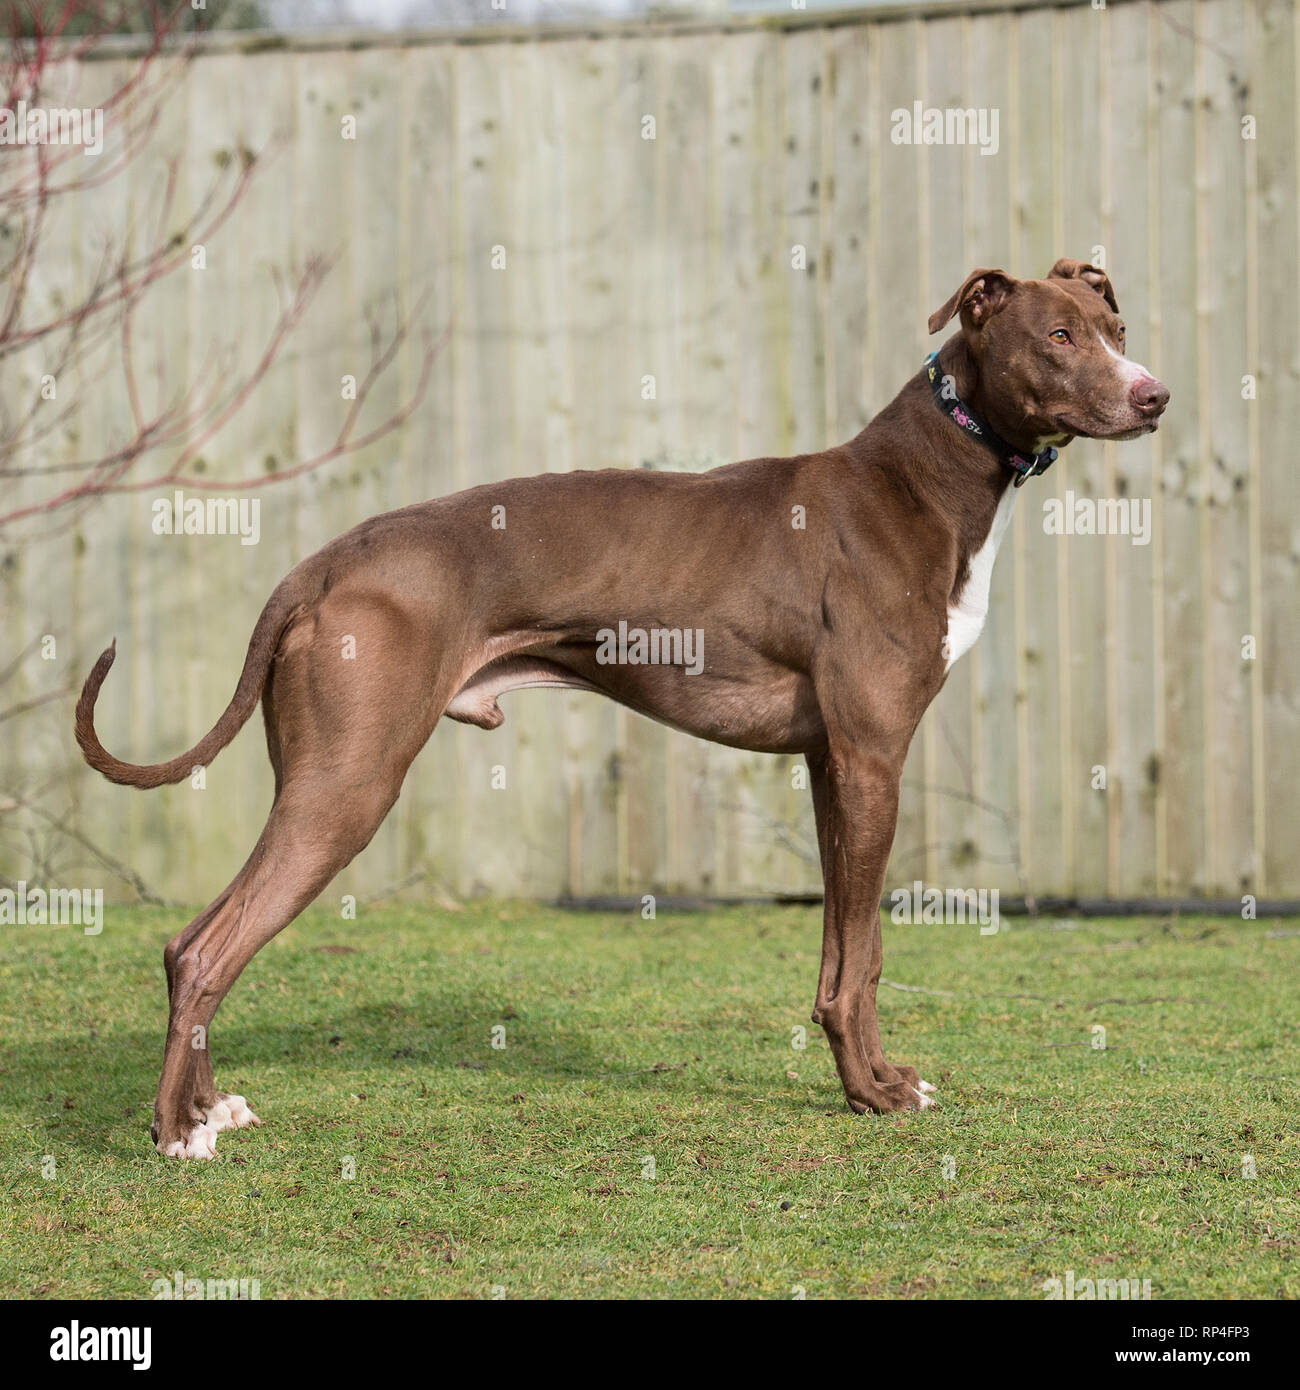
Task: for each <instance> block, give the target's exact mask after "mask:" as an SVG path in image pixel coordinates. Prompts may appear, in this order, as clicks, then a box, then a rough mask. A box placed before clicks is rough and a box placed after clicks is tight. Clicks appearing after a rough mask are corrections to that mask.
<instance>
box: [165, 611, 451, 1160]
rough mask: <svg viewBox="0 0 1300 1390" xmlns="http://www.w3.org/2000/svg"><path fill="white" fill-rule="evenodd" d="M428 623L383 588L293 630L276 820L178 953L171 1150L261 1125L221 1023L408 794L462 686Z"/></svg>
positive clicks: (284, 655) (271, 718) (279, 680)
mask: <svg viewBox="0 0 1300 1390" xmlns="http://www.w3.org/2000/svg"><path fill="white" fill-rule="evenodd" d="M418 627H419V625H418V624H416V623H412V622H407V621H406V620H405V615H404V614H403V613H402V612H401V611H400V610H398V609H396V608H395V606H394V605H392V604H389V603H387V602H386V601H384V600H382V599H379V600H375V599H370V600H366V599H359V598H357V597H355V596H354V597H353V598H352V599H351V600H348V599H346V598H343V597H339V598H336V597H335V596H334V595H330V597H329V599H327V600H325V601H323V602H322V603H321V605H320V608H319V611H316V612H314V613H312V614H311V615H309V616H308V618H307V619H306V621H304V622H303V623H301V624H299V625H298V626H297V627H295V628H294V629H292V630H290V631H289V632H287V633H286V636H285V638H284V639H282V643H281V651H280V653H279V654H278V655H277V659H276V664H275V667H274V669H273V674H272V677H271V679H270V681H269V682H268V685H267V689H266V693H265V697H264V700H265V704H266V715H267V724H268V730H269V731H270V738H271V745H272V749H273V760H277V761H278V763H279V766H277V769H276V771H277V774H278V775H277V783H278V786H277V791H276V796H275V801H274V804H273V805H272V807H271V814H270V817H269V818H268V820H267V823H266V827H265V828H264V829H263V831H262V834H261V836H260V838H259V839H258V842H257V845H256V847H255V848H254V850H253V853H252V854H251V855H250V856H249V859H248V862H247V863H246V864H245V865H244V867H243V868H242V869H241V870H240V871H239V873H238V874H237V875H236V877H235V879H234V881H233V882H232V883H231V884H230V886H229V887H228V888H227V889H226V890H225V892H224V893H222V894H221V895H220V897H218V898H217V899H216V900H215V901H214V902H213V903H212V904H211V905H210V906H209V907H208V908H207V909H205V911H204V912H203V913H201V914H200V915H199V916H198V917H196V918H195V919H194V921H193V922H191V923H190V925H189V926H188V927H186V929H185V930H184V931H183V932H182V933H181V934H180V935H179V936H178V937H177V938H176V939H175V940H174V941H172V942H171V943H170V944H169V945H168V947H167V951H166V953H165V958H164V959H165V964H166V969H167V980H168V990H169V995H170V1002H171V1016H170V1019H169V1022H168V1028H167V1044H166V1051H165V1055H164V1059H163V1070H162V1076H161V1078H160V1080H159V1083H158V1095H157V1099H156V1101H155V1105H154V1122H153V1138H154V1143H155V1144H156V1145H157V1148H158V1151H159V1153H162V1154H165V1155H168V1156H173V1157H184V1158H211V1157H213V1155H214V1153H215V1144H216V1134H217V1133H218V1132H219V1130H220V1129H222V1128H229V1127H234V1126H240V1125H242V1124H249V1123H255V1122H256V1117H255V1116H253V1115H252V1112H251V1111H249V1110H248V1109H247V1106H246V1104H244V1102H243V1101H242V1098H241V1097H228V1096H225V1095H223V1094H222V1093H221V1092H218V1091H216V1090H215V1089H214V1087H213V1082H212V1066H211V1054H210V1051H209V1047H210V1043H209V1037H208V1030H209V1028H210V1026H211V1023H212V1018H213V1015H214V1014H215V1013H216V1011H217V1008H218V1007H219V1005H220V1004H221V1001H222V999H223V998H224V997H225V995H226V993H227V992H228V991H229V989H230V987H231V985H232V984H233V983H234V981H235V980H236V979H237V978H238V976H239V973H240V972H241V971H242V970H243V968H244V967H245V966H246V965H247V964H248V962H249V961H250V960H251V959H252V958H253V956H254V955H255V954H256V953H257V951H258V950H259V949H260V948H261V947H262V946H264V945H265V944H266V942H268V941H269V940H271V938H272V937H273V936H275V935H276V933H277V932H279V931H280V930H282V929H283V928H284V927H285V926H287V925H288V924H289V923H290V922H291V921H292V920H293V919H294V918H295V917H296V916H297V915H298V913H299V912H301V911H302V909H303V908H304V907H306V906H307V905H308V904H309V903H310V902H311V901H312V900H313V898H315V897H316V896H317V894H319V893H320V892H321V891H322V890H323V889H324V888H325V886H326V885H327V884H328V883H329V882H330V880H331V879H332V878H333V877H334V876H335V875H336V874H337V873H338V872H339V871H340V870H341V869H342V868H343V867H344V866H345V865H346V864H347V863H348V862H349V861H350V860H351V859H352V858H353V857H354V856H355V855H357V854H358V853H359V852H360V851H361V850H362V849H364V848H365V846H366V845H367V844H368V843H369V842H370V839H371V837H372V836H373V835H374V833H375V831H376V830H377V829H378V827H379V825H380V823H381V822H382V821H383V819H384V817H385V816H386V815H387V814H388V811H389V810H390V808H391V807H392V805H393V803H394V802H395V801H396V800H397V796H398V793H399V792H400V790H401V786H402V780H403V778H404V777H405V776H406V771H407V769H408V768H409V767H410V764H411V761H412V759H413V758H414V757H415V755H416V753H418V752H419V750H420V748H421V747H422V746H423V745H424V742H425V740H426V739H427V738H428V736H429V734H430V732H432V729H433V725H434V723H436V721H437V718H438V715H439V713H440V712H441V710H442V708H443V706H444V705H445V704H446V701H447V700H448V699H449V698H450V696H451V694H452V685H453V684H454V681H448V680H444V679H442V678H440V674H439V672H438V670H437V669H436V664H435V661H434V658H433V653H432V651H431V649H430V645H429V644H430V640H431V638H430V635H429V634H428V633H425V632H419V631H417V628H418ZM340 631H341V632H342V634H343V635H344V636H345V637H347V638H348V639H349V640H350V645H351V650H352V651H353V652H354V653H355V654H354V655H349V654H345V653H348V652H349V646H348V645H344V646H342V647H341V646H340V643H339V640H338V639H339V636H340ZM341 653H343V654H341Z"/></svg>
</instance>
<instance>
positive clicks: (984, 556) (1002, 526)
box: [944, 483, 1020, 671]
mask: <svg viewBox="0 0 1300 1390" xmlns="http://www.w3.org/2000/svg"><path fill="white" fill-rule="evenodd" d="M1019 495H1020V489H1019V488H1017V487H1013V486H1012V485H1011V484H1010V483H1008V484H1007V490H1006V491H1005V492H1004V493H1003V494H1002V500H1001V501H1000V502H999V503H998V509H997V511H996V512H995V513H994V514H993V525H992V526H990V527H989V533H988V535H987V536H986V537H985V539H984V544H983V545H982V546H980V548H979V549H978V550H977V551H976V552H975V554H974V555H972V556H971V557H970V575H969V576H968V577H967V580H966V584H965V587H964V588H963V589H962V591H961V593H960V594H958V596H957V602H956V603H954V604H950V605H949V607H948V648H947V649H948V664H947V665H946V666H945V667H944V670H945V671H951V670H952V664H953V662H954V661H956V660H957V658H958V657H961V656H965V654H966V653H967V652H968V651H970V649H971V648H972V647H973V646H974V645H975V639H976V638H977V637H978V636H979V635H980V633H981V631H982V630H983V628H984V619H985V618H986V617H988V612H989V584H990V583H991V581H992V579H993V561H994V560H996V559H997V557H998V546H1000V545H1001V544H1002V537H1003V536H1004V535H1006V532H1007V528H1008V527H1009V526H1010V525H1011V514H1012V513H1013V512H1014V511H1015V509H1016V498H1017V497H1018V496H1019Z"/></svg>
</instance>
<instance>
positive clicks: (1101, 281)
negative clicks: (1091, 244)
mask: <svg viewBox="0 0 1300 1390" xmlns="http://www.w3.org/2000/svg"><path fill="white" fill-rule="evenodd" d="M1047 278H1048V279H1049V280H1082V281H1083V283H1084V284H1085V285H1091V286H1092V288H1093V289H1094V290H1096V291H1097V293H1098V294H1099V295H1101V297H1102V298H1103V299H1104V300H1105V301H1106V303H1107V304H1109V305H1110V309H1111V312H1112V313H1114V314H1118V313H1119V304H1118V303H1117V302H1116V300H1115V291H1114V289H1113V288H1112V286H1111V283H1110V280H1109V279H1108V278H1107V275H1106V272H1105V271H1104V270H1098V269H1097V267H1096V266H1095V265H1089V264H1088V262H1087V261H1072V260H1071V259H1070V258H1069V257H1068V256H1062V257H1061V259H1060V260H1059V261H1057V263H1056V264H1055V265H1054V266H1053V267H1052V268H1051V270H1049V271H1048V272H1047Z"/></svg>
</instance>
